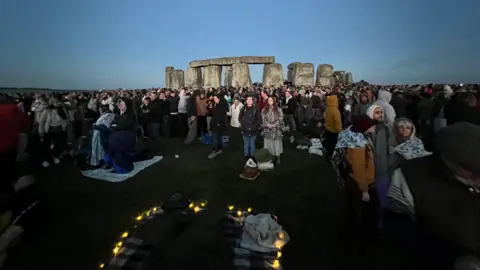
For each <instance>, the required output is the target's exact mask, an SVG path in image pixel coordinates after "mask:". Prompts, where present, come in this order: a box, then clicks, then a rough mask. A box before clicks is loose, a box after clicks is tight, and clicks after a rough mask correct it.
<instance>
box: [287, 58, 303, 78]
mask: <svg viewBox="0 0 480 270" xmlns="http://www.w3.org/2000/svg"><path fill="white" fill-rule="evenodd" d="M301 64H302V63H300V62H293V63H290V64H289V65H288V66H287V81H289V82H291V83H293V79H294V76H293V70H294V67H295V66H297V65H301Z"/></svg>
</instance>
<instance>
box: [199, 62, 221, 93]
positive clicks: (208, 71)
mask: <svg viewBox="0 0 480 270" xmlns="http://www.w3.org/2000/svg"><path fill="white" fill-rule="evenodd" d="M220 86H222V66H206V67H204V68H203V87H205V88H210V87H220Z"/></svg>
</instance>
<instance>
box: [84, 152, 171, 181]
mask: <svg viewBox="0 0 480 270" xmlns="http://www.w3.org/2000/svg"><path fill="white" fill-rule="evenodd" d="M162 159H163V157H161V156H155V157H152V158H151V159H148V160H143V161H138V162H135V163H133V166H134V168H133V170H132V171H131V172H129V173H125V174H120V173H112V169H109V170H105V169H101V168H99V169H95V170H89V171H82V174H83V175H84V176H86V177H88V178H93V179H98V180H104V181H108V182H122V181H125V180H127V179H129V178H131V177H134V176H135V175H137V173H139V172H140V171H142V170H144V169H145V168H147V167H150V166H151V165H153V164H155V163H157V162H159V161H160V160H162Z"/></svg>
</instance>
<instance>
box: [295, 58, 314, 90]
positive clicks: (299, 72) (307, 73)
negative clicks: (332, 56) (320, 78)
mask: <svg viewBox="0 0 480 270" xmlns="http://www.w3.org/2000/svg"><path fill="white" fill-rule="evenodd" d="M314 80H315V67H314V66H313V64H312V63H301V64H296V65H293V81H292V83H293V85H295V86H300V85H304V86H313V85H314V84H313V83H314Z"/></svg>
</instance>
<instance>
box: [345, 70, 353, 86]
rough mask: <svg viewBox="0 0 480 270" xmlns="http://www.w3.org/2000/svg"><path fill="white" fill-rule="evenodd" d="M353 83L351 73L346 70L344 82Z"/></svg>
mask: <svg viewBox="0 0 480 270" xmlns="http://www.w3.org/2000/svg"><path fill="white" fill-rule="evenodd" d="M352 83H353V76H352V73H350V72H347V73H346V74H345V84H352Z"/></svg>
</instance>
